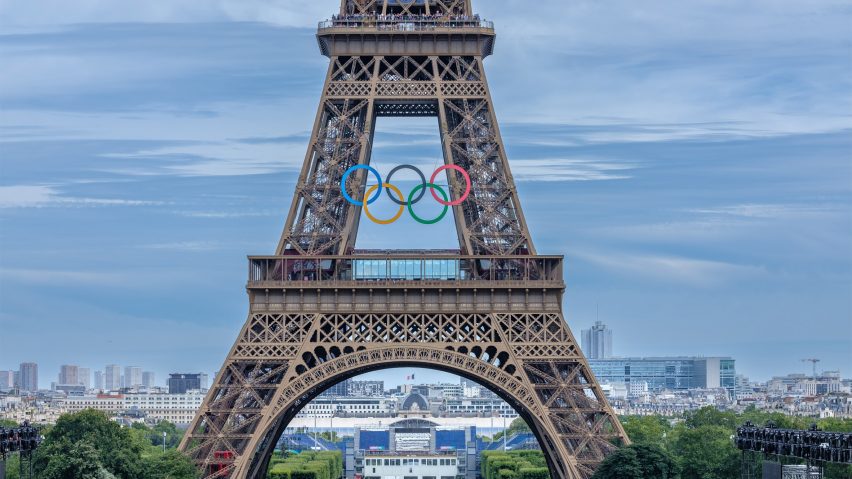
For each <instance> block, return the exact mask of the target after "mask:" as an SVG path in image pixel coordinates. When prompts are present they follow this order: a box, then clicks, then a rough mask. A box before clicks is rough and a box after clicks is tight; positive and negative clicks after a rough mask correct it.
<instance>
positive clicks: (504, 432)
mask: <svg viewBox="0 0 852 479" xmlns="http://www.w3.org/2000/svg"><path fill="white" fill-rule="evenodd" d="M500 415H501V416H503V451H504V452H505V451H506V416H505V415H503V414H502V413H500Z"/></svg>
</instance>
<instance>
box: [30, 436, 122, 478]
mask: <svg viewBox="0 0 852 479" xmlns="http://www.w3.org/2000/svg"><path fill="white" fill-rule="evenodd" d="M45 449H46V450H47V451H46V452H47V454H48V456H47V457H48V460H47V462H46V463H45V464H44V466H43V467H42V468H41V469H40V472H39V474H38V477H39V478H41V479H114V478H115V476H113V475H112V474H110V473H109V472H107V470H106V469H105V468H104V466H103V465H102V464H101V461H100V457H99V454H98V451H97V449H95V447H94V446H93V445H92V444H91V443H89V442H88V441H79V442H75V443H69V442H68V441H65V440H62V441H55V442H53V443H51V444H49V445H48V446H45Z"/></svg>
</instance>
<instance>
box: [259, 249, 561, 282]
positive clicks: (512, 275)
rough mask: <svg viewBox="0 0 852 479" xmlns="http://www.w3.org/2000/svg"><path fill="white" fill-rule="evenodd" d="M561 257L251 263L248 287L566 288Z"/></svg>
mask: <svg viewBox="0 0 852 479" xmlns="http://www.w3.org/2000/svg"><path fill="white" fill-rule="evenodd" d="M562 261H563V258H562V257H561V256H459V255H419V256H411V255H385V256H378V255H375V256H374V255H354V256H316V257H306V256H267V257H250V258H249V285H253V284H267V283H295V282H307V281H321V282H364V283H368V282H389V283H397V282H469V281H549V282H560V283H561V282H562Z"/></svg>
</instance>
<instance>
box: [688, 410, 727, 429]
mask: <svg viewBox="0 0 852 479" xmlns="http://www.w3.org/2000/svg"><path fill="white" fill-rule="evenodd" d="M683 423H684V424H685V425H686V427H688V428H689V429H696V428H699V427H702V426H721V427H725V428H727V429H729V430H731V431H733V430H735V429H736V428H737V427H738V426H740V425H741V423H740V418H738V417H737V414H736V413H735V412H733V411H720V410H718V409H716V408H715V407H713V406H705V407H703V408H701V409H696V410H695V411H686V412H685V413H683Z"/></svg>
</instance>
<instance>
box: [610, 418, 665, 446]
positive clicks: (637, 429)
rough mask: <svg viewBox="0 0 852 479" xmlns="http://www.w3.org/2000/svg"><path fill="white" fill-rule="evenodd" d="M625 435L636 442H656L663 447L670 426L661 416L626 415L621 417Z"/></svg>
mask: <svg viewBox="0 0 852 479" xmlns="http://www.w3.org/2000/svg"><path fill="white" fill-rule="evenodd" d="M621 423H622V425H623V426H624V431H625V432H627V436H628V437H629V438H630V440H631V441H633V442H634V443H636V444H656V445H658V446H660V447H663V446H664V445H665V443H666V437H667V436H668V434H669V432H670V431H671V429H672V427H671V425H670V424H669V421H668V420H667V419H666V418H664V417H662V416H627V417H624V418H622V419H621Z"/></svg>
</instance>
